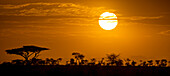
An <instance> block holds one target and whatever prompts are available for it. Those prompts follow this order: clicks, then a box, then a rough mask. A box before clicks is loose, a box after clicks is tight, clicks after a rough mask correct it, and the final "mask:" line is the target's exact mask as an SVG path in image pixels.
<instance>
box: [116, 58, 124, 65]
mask: <svg viewBox="0 0 170 76" xmlns="http://www.w3.org/2000/svg"><path fill="white" fill-rule="evenodd" d="M115 63H116V66H123V60H121V59H118V60H117V61H115Z"/></svg>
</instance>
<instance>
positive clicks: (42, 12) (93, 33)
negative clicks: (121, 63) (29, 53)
mask: <svg viewBox="0 0 170 76" xmlns="http://www.w3.org/2000/svg"><path fill="white" fill-rule="evenodd" d="M169 3H170V1H169V0H48V1H47V0H26V1H25V0H12V1H11V0H1V1H0V43H1V44H0V62H4V61H10V60H13V59H23V58H22V57H20V56H16V55H9V54H7V53H6V52H5V50H7V49H13V48H19V47H22V46H24V45H36V46H40V47H47V48H49V49H50V50H48V51H43V52H41V54H40V56H39V58H42V59H45V58H54V59H57V58H59V57H61V58H63V63H65V61H66V60H69V59H70V58H72V57H73V56H72V55H71V53H72V52H80V53H82V54H84V55H85V57H86V58H87V59H89V58H96V59H101V58H102V57H106V54H110V53H116V54H120V55H121V56H120V57H121V58H122V59H124V58H131V59H134V60H149V59H163V58H166V59H169V60H170V46H169V44H170V22H169V18H170V9H169V7H170V5H169ZM104 12H113V13H115V14H116V15H117V17H118V25H117V27H116V28H115V29H113V30H109V31H107V30H103V29H102V28H101V27H100V26H99V23H98V19H99V16H100V15H101V14H102V13H104Z"/></svg>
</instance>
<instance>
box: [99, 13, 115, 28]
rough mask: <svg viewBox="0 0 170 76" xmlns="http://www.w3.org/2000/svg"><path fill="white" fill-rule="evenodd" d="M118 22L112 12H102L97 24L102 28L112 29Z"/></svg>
mask: <svg viewBox="0 0 170 76" xmlns="http://www.w3.org/2000/svg"><path fill="white" fill-rule="evenodd" d="M117 24H118V20H117V16H116V15H115V14H114V13H110V12H104V13H103V14H101V15H100V17H99V25H100V27H101V28H103V29H104V30H112V29H114V28H115V27H116V26H117Z"/></svg>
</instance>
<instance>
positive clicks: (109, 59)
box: [107, 53, 119, 65]
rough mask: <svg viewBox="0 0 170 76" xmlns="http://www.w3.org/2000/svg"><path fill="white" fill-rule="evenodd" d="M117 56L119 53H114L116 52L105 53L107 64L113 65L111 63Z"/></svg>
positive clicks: (113, 62)
mask: <svg viewBox="0 0 170 76" xmlns="http://www.w3.org/2000/svg"><path fill="white" fill-rule="evenodd" d="M118 57H119V55H116V54H114V53H113V54H110V55H109V54H107V61H108V64H111V65H113V64H115V61H116V59H117V58H118Z"/></svg>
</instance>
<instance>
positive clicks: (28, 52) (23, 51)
mask: <svg viewBox="0 0 170 76" xmlns="http://www.w3.org/2000/svg"><path fill="white" fill-rule="evenodd" d="M43 50H49V49H48V48H42V47H37V46H23V47H22V48H16V49H10V50H6V52H7V54H16V55H20V56H22V57H24V58H25V61H26V64H28V63H29V60H28V58H29V57H30V56H32V55H34V56H33V57H32V58H37V57H38V56H39V53H40V52H41V51H43Z"/></svg>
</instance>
